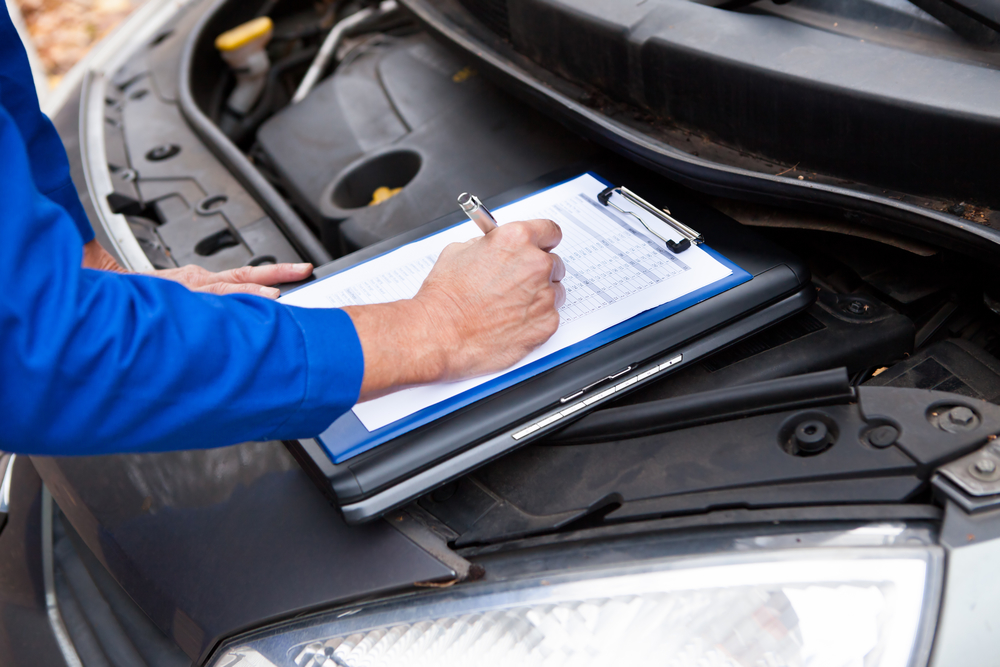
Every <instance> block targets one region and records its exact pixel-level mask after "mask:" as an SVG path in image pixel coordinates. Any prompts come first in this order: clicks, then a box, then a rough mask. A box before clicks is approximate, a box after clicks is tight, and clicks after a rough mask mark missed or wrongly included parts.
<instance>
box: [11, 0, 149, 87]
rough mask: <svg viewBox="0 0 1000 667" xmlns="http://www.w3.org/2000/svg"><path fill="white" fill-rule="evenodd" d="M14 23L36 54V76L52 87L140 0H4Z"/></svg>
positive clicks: (139, 3) (138, 3)
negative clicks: (31, 44)
mask: <svg viewBox="0 0 1000 667" xmlns="http://www.w3.org/2000/svg"><path fill="white" fill-rule="evenodd" d="M6 2H7V6H8V9H9V10H10V13H11V18H12V19H13V20H14V22H15V25H17V23H18V19H19V17H18V16H17V13H18V12H19V13H20V19H21V20H22V25H21V26H19V27H21V28H23V33H24V34H27V35H28V37H29V38H30V40H31V42H32V43H33V44H34V47H35V51H36V53H37V62H36V63H33V64H34V65H36V67H37V68H38V69H40V72H39V73H38V78H39V79H42V80H43V81H39V82H38V83H39V88H40V92H41V89H42V85H40V84H41V83H45V84H47V86H48V88H49V89H50V90H51V89H53V88H55V87H56V86H57V85H58V84H59V81H60V80H61V79H62V77H63V76H64V75H65V74H66V72H68V71H69V70H70V69H71V68H72V67H73V65H75V64H76V63H77V62H78V61H79V60H80V59H81V58H83V57H84V56H85V55H86V54H87V51H89V50H90V47H91V46H92V45H94V44H96V43H97V42H98V41H99V40H100V39H101V38H102V37H104V36H105V35H107V34H108V33H109V32H111V31H112V30H114V28H115V27H116V26H117V25H118V24H119V23H120V22H121V21H122V19H124V18H125V17H126V16H128V15H129V13H130V12H132V11H133V10H134V9H135V8H136V7H138V6H139V5H141V4H142V0H6Z"/></svg>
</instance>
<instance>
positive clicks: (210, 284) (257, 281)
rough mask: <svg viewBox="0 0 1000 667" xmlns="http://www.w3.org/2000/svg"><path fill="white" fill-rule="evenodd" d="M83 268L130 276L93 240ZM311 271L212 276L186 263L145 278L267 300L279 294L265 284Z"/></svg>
mask: <svg viewBox="0 0 1000 667" xmlns="http://www.w3.org/2000/svg"><path fill="white" fill-rule="evenodd" d="M83 267H84V268H87V269H100V270H101V271H113V272H115V273H131V272H130V271H128V270H127V269H125V268H123V267H122V266H121V265H120V264H118V262H117V261H115V258H114V257H112V256H111V254H110V253H109V252H108V251H107V250H105V249H104V248H103V247H102V246H101V244H100V243H98V242H97V241H91V242H90V243H86V244H84V246H83ZM312 270H313V266H312V264H266V265H264V266H241V267H240V268H238V269H230V270H228V271H219V272H218V273H215V272H212V271H209V270H207V269H203V268H202V267H200V266H196V265H194V264H188V265H187V266H182V267H180V268H179V269H160V270H158V271H150V272H149V273H147V274H146V275H150V276H155V277H157V278H164V279H166V280H173V281H174V282H178V283H180V284H182V285H184V286H185V287H187V288H188V289H189V290H194V291H196V292H210V293H212V294H256V295H258V296H265V297H267V298H269V299H277V298H278V297H279V296H280V295H281V292H280V291H279V290H278V289H276V288H274V287H267V285H277V284H279V283H293V282H297V281H299V280H305V279H306V278H308V277H309V275H310V274H311V273H312Z"/></svg>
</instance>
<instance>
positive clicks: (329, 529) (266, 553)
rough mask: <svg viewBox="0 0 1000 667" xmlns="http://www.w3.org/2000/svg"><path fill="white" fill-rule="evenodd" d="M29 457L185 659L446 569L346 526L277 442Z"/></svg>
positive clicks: (400, 542) (439, 575)
mask: <svg viewBox="0 0 1000 667" xmlns="http://www.w3.org/2000/svg"><path fill="white" fill-rule="evenodd" d="M32 460H33V462H34V464H35V466H36V467H37V468H38V470H39V472H40V474H41V475H42V476H43V477H44V479H45V482H46V485H47V487H48V488H49V489H50V491H51V492H52V495H53V498H54V499H55V500H56V502H57V503H58V505H59V507H60V508H61V509H62V510H63V512H64V513H65V514H66V516H67V518H68V519H69V521H70V523H71V524H72V525H73V527H74V528H75V529H76V531H77V532H78V533H79V534H80V536H81V537H82V538H83V541H84V542H85V543H86V544H87V546H88V547H89V548H90V549H91V551H93V553H94V554H95V555H96V556H97V558H98V559H99V560H100V562H101V563H102V564H103V565H104V566H105V567H106V568H107V569H108V570H109V571H110V572H111V574H112V575H113V576H114V578H115V579H116V580H117V581H118V583H119V584H121V586H122V587H123V588H124V589H125V590H126V591H127V592H128V593H129V595H130V596H131V597H132V598H133V599H134V600H135V601H136V602H137V603H138V604H139V605H140V606H141V607H142V608H143V610H144V611H145V612H146V613H147V614H148V615H149V617H150V618H151V619H152V620H153V621H154V622H155V623H156V625H157V626H158V627H159V628H160V629H161V630H162V631H163V632H164V633H166V634H167V635H168V636H169V637H170V638H171V639H173V640H174V641H175V642H176V643H177V644H178V646H180V647H181V649H183V650H184V652H185V653H187V654H188V655H189V656H190V657H191V658H192V659H194V660H197V661H199V662H200V661H202V660H204V658H205V657H206V656H207V655H208V653H209V652H210V651H211V650H212V649H213V648H214V647H215V645H216V644H217V643H218V642H219V640H221V639H223V638H225V637H228V636H230V635H233V634H235V633H238V632H241V631H243V630H246V629H249V628H251V627H256V626H259V625H261V624H263V623H266V622H267V621H268V620H272V621H273V620H278V619H281V618H287V617H289V616H292V615H297V614H301V613H303V612H307V611H311V610H313V609H316V608H319V607H328V606H331V605H336V604H338V603H344V602H347V601H350V600H357V599H359V598H365V597H370V596H373V595H379V594H384V593H387V592H396V591H401V590H405V589H407V588H409V587H411V586H412V585H413V584H414V583H415V582H422V581H434V580H441V579H448V578H450V577H451V574H452V571H451V570H450V569H449V568H447V567H445V566H444V565H443V564H441V563H440V562H439V561H438V560H436V559H435V558H433V557H432V556H431V555H429V554H428V553H427V552H426V551H424V550H423V549H421V548H420V547H418V546H417V545H416V544H414V543H413V542H412V541H410V540H409V539H408V538H406V537H404V536H403V535H402V534H401V533H400V532H398V531H396V530H395V529H394V528H392V526H391V525H389V524H388V523H386V522H375V523H372V524H369V525H366V526H362V527H355V528H348V527H347V526H346V525H345V524H344V522H343V520H342V519H341V518H340V515H339V514H338V513H337V510H336V509H335V508H333V507H332V506H330V505H329V504H328V503H327V502H326V500H325V499H324V498H323V496H322V495H321V494H320V493H319V492H318V491H317V490H316V489H315V487H314V486H313V484H312V482H311V481H310V480H309V479H308V478H307V477H306V475H305V473H304V472H302V470H301V469H299V467H298V466H297V464H296V463H295V462H294V461H293V460H292V458H291V456H290V455H289V454H288V453H287V451H286V450H285V449H284V447H283V446H282V445H281V444H280V443H275V442H270V443H247V444H243V445H237V446H234V447H227V448H224V449H218V450H209V451H187V452H175V453H167V454H133V455H123V456H104V457H78V458H37V457H36V458H33V459H32Z"/></svg>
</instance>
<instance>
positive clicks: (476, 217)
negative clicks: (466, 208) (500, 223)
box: [467, 207, 497, 234]
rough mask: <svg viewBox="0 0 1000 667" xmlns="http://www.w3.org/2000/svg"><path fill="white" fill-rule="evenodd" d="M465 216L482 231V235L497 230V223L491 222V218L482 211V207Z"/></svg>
mask: <svg viewBox="0 0 1000 667" xmlns="http://www.w3.org/2000/svg"><path fill="white" fill-rule="evenodd" d="M467 215H468V216H469V219H470V220H472V221H473V222H474V223H476V226H477V227H479V229H481V230H482V231H483V234H489V233H490V232H492V231H493V230H494V229H496V228H497V223H496V222H494V221H493V216H491V215H490V214H489V213H487V212H486V211H484V210H483V208H482V207H479V208H476V210H474V211H472V212H471V213H468V214H467Z"/></svg>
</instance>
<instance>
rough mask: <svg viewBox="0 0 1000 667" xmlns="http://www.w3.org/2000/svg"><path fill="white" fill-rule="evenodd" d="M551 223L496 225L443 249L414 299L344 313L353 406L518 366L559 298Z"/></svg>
mask: <svg viewBox="0 0 1000 667" xmlns="http://www.w3.org/2000/svg"><path fill="white" fill-rule="evenodd" d="M561 238H562V232H561V231H560V229H559V226H558V225H556V224H555V223H554V222H552V221H551V220H529V221H525V222H512V223H507V224H505V225H502V226H501V227H499V228H498V229H496V230H495V231H492V232H490V233H489V234H487V235H486V236H483V237H478V238H475V239H472V240H471V241H467V242H465V243H461V244H452V245H450V246H448V247H447V248H445V250H444V252H442V253H441V256H440V257H439V258H438V261H437V263H436V264H435V265H434V268H433V269H432V270H431V272H430V275H428V276H427V279H426V280H425V281H424V283H423V285H422V286H421V288H420V291H419V292H418V293H417V295H416V296H415V297H414V298H413V299H409V300H407V301H397V302H394V303H388V304H378V305H375V306H351V307H348V308H345V309H344V310H346V311H347V313H348V315H350V317H351V319H352V320H353V321H354V325H355V328H356V329H357V331H358V337H359V338H360V340H361V347H362V350H363V352H364V357H365V375H364V380H363V381H362V387H361V397H362V398H363V399H368V398H372V397H374V396H377V395H379V394H381V393H385V392H386V391H387V390H389V389H393V388H399V387H402V386H407V385H413V384H424V383H427V382H435V381H441V380H458V379H461V378H466V377H472V376H475V375H482V374H485V373H490V372H494V371H498V370H501V369H504V368H507V367H509V366H511V365H512V364H514V363H516V362H517V361H519V360H520V359H521V358H523V357H524V356H525V355H526V354H528V353H529V352H530V351H531V350H533V349H535V348H536V347H538V346H539V345H541V344H542V343H544V342H545V341H546V340H548V339H549V337H550V336H551V335H552V334H553V333H555V331H556V329H557V328H558V327H559V313H558V312H557V309H558V308H559V307H560V306H561V305H562V304H563V302H564V301H565V298H566V296H565V295H566V293H565V290H564V289H563V287H562V285H561V284H560V283H559V281H560V280H562V278H563V276H564V275H565V267H564V266H563V263H562V260H561V259H560V258H559V257H558V256H557V255H555V254H553V253H551V252H549V251H550V250H552V249H553V248H554V247H555V246H556V245H557V244H558V243H559V241H560V240H561Z"/></svg>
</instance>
